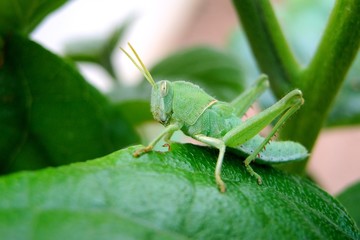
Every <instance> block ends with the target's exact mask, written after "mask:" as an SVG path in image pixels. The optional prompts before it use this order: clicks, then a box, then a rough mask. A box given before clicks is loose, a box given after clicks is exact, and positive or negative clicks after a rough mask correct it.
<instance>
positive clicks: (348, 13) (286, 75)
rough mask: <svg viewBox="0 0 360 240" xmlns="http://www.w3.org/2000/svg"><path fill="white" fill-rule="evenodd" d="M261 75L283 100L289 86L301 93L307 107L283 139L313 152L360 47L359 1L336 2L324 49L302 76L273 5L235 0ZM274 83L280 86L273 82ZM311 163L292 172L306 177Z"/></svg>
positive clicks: (322, 44)
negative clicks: (305, 173)
mask: <svg viewBox="0 0 360 240" xmlns="http://www.w3.org/2000/svg"><path fill="white" fill-rule="evenodd" d="M233 1H234V4H235V6H236V9H237V11H238V13H239V14H240V18H241V22H242V24H243V26H244V29H245V31H246V34H247V36H248V39H249V40H250V42H251V47H252V49H253V52H254V55H255V57H256V60H257V62H258V64H259V66H260V68H261V70H262V71H263V72H264V73H266V74H268V75H269V76H270V79H272V78H278V79H272V81H273V82H272V84H273V85H272V88H273V90H274V92H275V94H276V95H277V96H278V97H279V95H280V94H283V93H284V92H287V91H289V87H292V88H299V89H301V90H302V92H303V94H304V98H305V104H304V106H303V107H302V108H301V109H300V111H299V112H298V113H297V114H296V116H294V117H293V118H292V119H290V120H289V121H288V122H287V123H286V124H285V126H284V128H283V129H282V131H281V136H282V138H286V139H292V140H294V141H298V142H300V143H302V144H303V145H304V146H305V147H306V148H307V149H308V150H309V151H311V150H312V148H313V146H314V143H315V141H316V138H317V136H318V134H319V132H320V130H321V128H322V126H323V124H324V122H325V120H326V118H327V115H328V113H329V110H330V108H331V105H332V103H333V102H334V99H335V97H336V95H337V93H338V91H339V89H340V87H341V84H342V82H343V81H344V79H345V76H346V73H347V71H348V69H349V68H350V66H351V63H352V62H353V60H354V58H355V56H356V54H357V52H358V50H359V46H360V14H359V12H360V1H359V0H347V1H343V0H337V1H336V4H335V7H334V9H333V11H332V13H331V16H330V19H329V22H328V25H327V27H326V30H325V32H324V34H323V37H322V39H321V41H320V44H319V47H318V49H317V51H316V53H315V55H314V57H313V59H312V60H311V62H310V64H309V65H308V67H307V68H305V69H304V70H302V71H300V70H299V68H298V66H297V64H296V62H295V60H294V57H293V55H292V53H291V52H290V50H289V48H288V46H287V44H286V41H285V38H284V36H283V34H282V32H281V29H280V27H279V24H278V23H277V20H276V17H275V15H274V13H273V10H272V9H271V5H270V3H269V1H268V0H233ZM274 80H275V81H274ZM305 164H306V163H300V164H294V165H293V167H292V169H290V171H293V172H298V173H300V172H304V169H305Z"/></svg>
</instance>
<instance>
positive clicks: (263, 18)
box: [233, 0, 299, 98]
mask: <svg viewBox="0 0 360 240" xmlns="http://www.w3.org/2000/svg"><path fill="white" fill-rule="evenodd" d="M233 2H234V5H235V7H236V10H237V12H238V15H239V17H240V20H241V23H242V26H243V28H244V30H245V32H246V34H247V38H248V40H249V42H250V46H251V48H252V51H253V53H254V55H255V58H256V60H257V63H258V66H259V67H260V69H261V70H262V71H263V72H264V73H266V74H267V75H268V76H269V79H270V82H271V87H272V89H273V91H274V93H275V94H276V96H277V97H278V98H280V97H283V96H284V95H285V94H286V93H287V92H289V91H290V90H292V89H294V87H293V84H292V81H293V79H295V78H296V77H297V75H298V72H299V66H298V63H297V62H296V60H295V58H294V56H293V54H292V52H291V51H290V49H289V47H288V44H287V42H286V40H285V37H284V35H283V33H282V31H281V28H280V25H279V23H278V22H277V19H276V17H275V14H274V11H273V9H272V7H271V4H270V3H269V1H268V0H233Z"/></svg>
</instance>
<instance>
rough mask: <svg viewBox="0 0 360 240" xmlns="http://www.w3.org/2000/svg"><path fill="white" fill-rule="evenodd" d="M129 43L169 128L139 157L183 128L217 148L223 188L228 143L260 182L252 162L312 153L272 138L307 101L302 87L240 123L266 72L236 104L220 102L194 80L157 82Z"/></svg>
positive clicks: (160, 118) (153, 106)
mask: <svg viewBox="0 0 360 240" xmlns="http://www.w3.org/2000/svg"><path fill="white" fill-rule="evenodd" d="M128 45H129V47H130V49H131V50H132V52H133V53H134V55H135V57H136V59H137V60H138V62H139V63H140V65H139V64H138V63H136V61H135V60H134V59H133V58H132V57H131V56H130V54H129V53H128V52H126V51H125V50H124V49H123V48H121V50H122V51H123V52H124V53H125V54H126V55H127V56H128V58H129V59H130V60H131V61H132V62H133V64H134V65H135V66H136V67H137V68H138V69H139V71H140V72H141V73H142V74H143V75H144V77H145V78H146V79H147V81H148V82H149V83H150V84H151V86H152V93H151V112H152V114H153V117H154V119H155V120H157V121H158V122H160V123H161V124H162V125H164V126H165V129H164V131H163V132H162V133H161V134H160V135H159V136H158V137H156V138H155V139H154V140H153V141H152V142H151V143H150V144H149V145H148V146H147V147H143V148H141V149H138V150H137V151H135V152H134V154H133V155H134V156H135V157H139V156H140V155H142V154H144V153H147V152H149V151H151V150H152V149H153V148H154V146H155V145H156V144H157V143H158V142H159V141H160V140H161V139H162V138H164V140H165V142H166V144H165V145H167V146H168V147H169V146H170V138H171V136H172V135H173V133H174V132H175V131H178V130H181V131H182V132H183V133H184V134H185V135H187V136H190V137H192V138H194V139H195V140H198V141H200V142H202V143H205V144H207V145H209V146H211V147H215V148H217V149H218V150H219V156H218V159H217V162H216V167H215V180H216V183H217V185H218V187H219V190H220V191H221V192H225V190H226V187H225V183H224V182H223V180H222V179H221V176H220V174H221V166H222V163H223V158H224V154H225V149H226V147H230V148H234V149H236V150H237V151H239V152H240V154H242V155H243V156H247V157H246V159H245V161H244V164H245V167H246V169H247V171H248V172H249V173H250V174H251V175H252V176H254V177H256V179H257V182H258V184H259V185H261V184H262V178H261V176H260V175H259V174H257V173H256V172H255V171H254V170H253V168H252V167H251V166H250V163H251V162H252V161H254V160H256V161H257V162H258V163H262V164H276V163H286V162H290V161H300V160H303V159H305V158H306V157H307V156H308V153H307V150H306V149H305V148H304V147H303V146H302V145H301V144H299V143H296V142H291V141H278V142H273V141H272V142H270V140H271V138H272V137H273V136H274V135H275V133H276V131H277V130H278V129H279V127H281V125H282V124H283V123H284V122H285V121H286V120H287V119H288V118H289V117H290V116H291V115H292V114H294V113H295V112H296V111H297V110H298V109H299V108H300V106H301V105H302V104H303V103H304V100H303V98H302V93H301V91H300V90H298V89H295V90H293V91H291V92H289V93H288V94H287V95H286V96H284V97H283V98H282V99H280V100H279V101H278V102H276V103H275V104H274V105H272V106H271V107H269V108H267V109H266V110H264V111H262V112H260V113H259V114H257V115H255V116H253V117H251V118H248V119H247V120H245V121H242V120H241V118H240V117H241V116H243V115H244V114H245V113H246V111H247V109H248V108H249V107H250V106H251V105H252V103H253V102H254V101H255V100H256V99H257V98H258V97H259V96H260V95H261V94H262V93H263V92H264V91H265V89H267V88H268V86H269V81H268V78H267V76H265V75H261V76H260V78H259V79H258V81H257V82H256V84H255V85H254V86H253V87H251V88H250V89H248V90H246V91H245V92H243V93H242V94H241V95H240V96H238V97H237V98H236V99H235V100H233V101H232V102H230V103H226V102H221V101H218V100H216V99H215V98H213V97H211V96H210V95H208V94H207V93H206V92H205V91H204V90H202V89H201V88H200V87H199V86H197V85H195V84H192V83H190V82H186V81H173V82H170V81H168V80H162V81H158V82H155V81H154V80H153V78H152V76H151V75H150V72H149V71H148V70H147V68H146V67H145V65H144V64H143V62H142V61H141V59H140V57H139V55H138V54H137V53H136V51H135V49H134V48H133V47H132V46H131V44H130V43H129V44H128ZM278 117H279V119H278V121H277V122H276V124H275V125H274V126H273V128H272V130H271V132H270V133H269V134H268V136H267V137H265V138H263V137H260V136H259V135H258V133H259V132H260V131H261V130H262V129H263V128H265V127H266V126H267V125H269V124H270V123H271V122H273V121H274V120H275V119H276V118H278ZM268 143H269V144H268ZM267 144H268V145H267ZM265 145H267V146H266V148H265ZM169 148H170V147H169Z"/></svg>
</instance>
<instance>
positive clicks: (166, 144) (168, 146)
mask: <svg viewBox="0 0 360 240" xmlns="http://www.w3.org/2000/svg"><path fill="white" fill-rule="evenodd" d="M162 146H163V147H167V149H168V151H171V146H170V143H165V144H164V145H162Z"/></svg>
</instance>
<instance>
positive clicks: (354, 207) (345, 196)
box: [337, 182, 360, 227]
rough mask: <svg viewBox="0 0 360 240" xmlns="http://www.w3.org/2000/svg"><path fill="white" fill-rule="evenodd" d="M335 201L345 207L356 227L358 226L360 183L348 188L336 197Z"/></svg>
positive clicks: (359, 224)
mask: <svg viewBox="0 0 360 240" xmlns="http://www.w3.org/2000/svg"><path fill="white" fill-rule="evenodd" d="M337 199H338V200H339V201H340V202H341V203H342V204H343V205H344V206H345V208H346V210H347V211H348V212H349V214H350V215H351V216H352V217H353V218H354V220H355V222H356V224H357V226H358V227H359V226H360V208H359V202H360V182H357V183H355V184H353V185H352V186H350V187H348V188H347V189H345V191H343V192H342V193H340V194H339V195H338V196H337Z"/></svg>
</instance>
